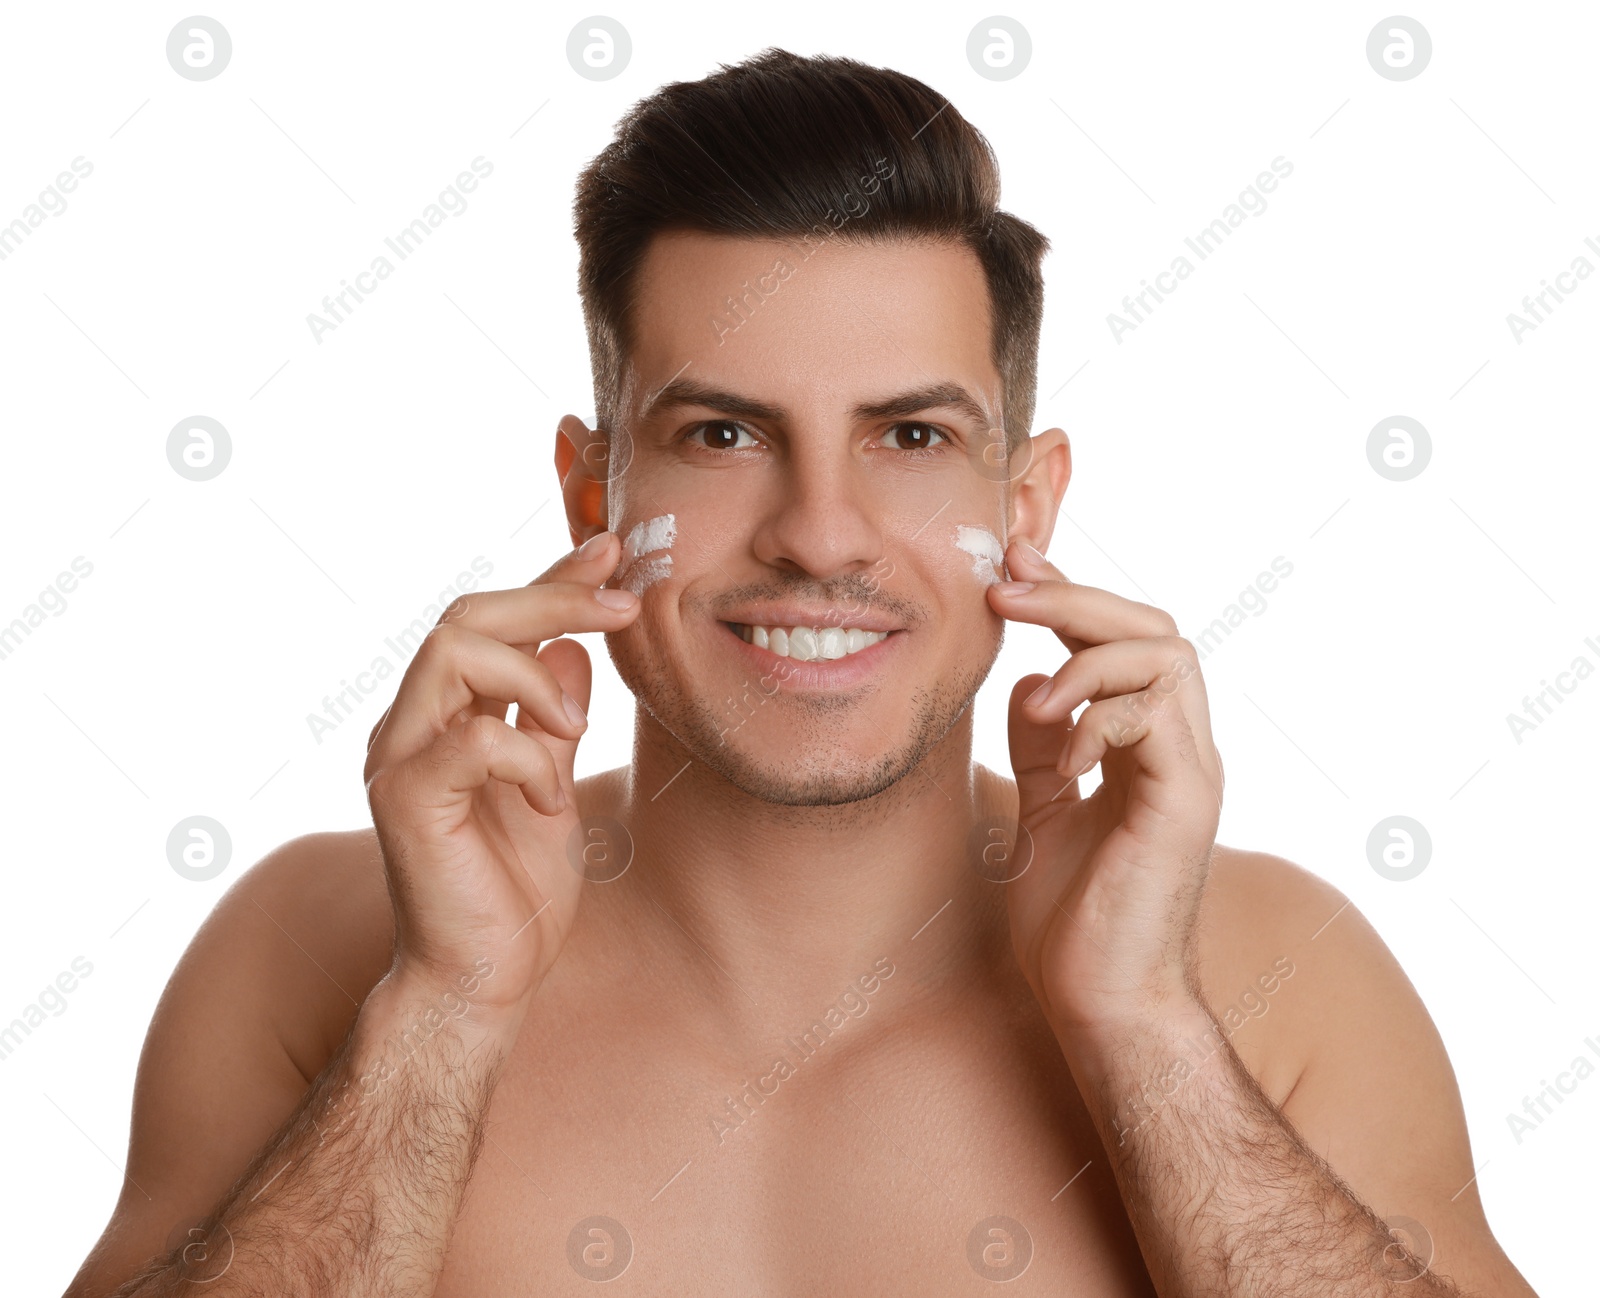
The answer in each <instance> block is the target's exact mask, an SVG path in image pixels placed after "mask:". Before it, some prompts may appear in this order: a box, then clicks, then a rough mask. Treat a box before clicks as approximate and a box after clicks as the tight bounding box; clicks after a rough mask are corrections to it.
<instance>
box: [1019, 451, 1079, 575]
mask: <svg viewBox="0 0 1600 1298" xmlns="http://www.w3.org/2000/svg"><path fill="white" fill-rule="evenodd" d="M1016 458H1017V459H1019V460H1020V461H1021V462H1022V463H1024V464H1026V465H1027V466H1028V467H1027V469H1026V471H1025V472H1023V473H1022V474H1021V475H1020V476H1019V477H1018V478H1017V479H1016V480H1015V481H1014V482H1013V483H1012V484H1011V512H1010V517H1009V518H1008V519H1007V522H1006V536H1007V538H1008V539H1010V538H1018V539H1020V540H1023V541H1026V542H1027V543H1028V544H1029V545H1031V546H1032V547H1033V548H1034V549H1035V550H1037V551H1038V552H1039V553H1040V554H1046V553H1048V551H1049V545H1050V534H1051V533H1052V532H1054V531H1055V526H1056V514H1057V511H1058V510H1059V509H1060V508H1061V499H1062V497H1063V496H1065V495H1066V494H1067V483H1068V482H1069V481H1070V480H1071V478H1072V443H1071V442H1069V441H1068V440H1067V434H1066V433H1065V431H1063V430H1062V429H1060V428H1047V429H1045V430H1044V432H1042V433H1040V434H1039V435H1038V436H1036V437H1032V438H1029V439H1028V448H1027V450H1026V451H1024V452H1023V454H1022V455H1019V456H1017V457H1016Z"/></svg>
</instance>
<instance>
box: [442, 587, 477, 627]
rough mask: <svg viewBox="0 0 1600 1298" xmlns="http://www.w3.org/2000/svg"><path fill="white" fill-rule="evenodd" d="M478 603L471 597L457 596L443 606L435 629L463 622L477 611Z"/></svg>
mask: <svg viewBox="0 0 1600 1298" xmlns="http://www.w3.org/2000/svg"><path fill="white" fill-rule="evenodd" d="M477 607H478V601H477V598H476V597H475V596H472V595H457V596H456V597H455V598H454V599H453V600H451V601H450V602H449V604H447V605H445V610H444V612H443V613H441V614H439V620H438V622H436V623H434V625H435V626H436V627H442V626H445V625H446V624H447V623H450V622H465V621H466V620H467V619H468V618H469V617H471V615H472V614H473V613H474V612H475V611H476V610H477Z"/></svg>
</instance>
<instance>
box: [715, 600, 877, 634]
mask: <svg viewBox="0 0 1600 1298" xmlns="http://www.w3.org/2000/svg"><path fill="white" fill-rule="evenodd" d="M722 620H723V621H725V622H737V623H739V624H740V625H741V626H764V627H791V626H814V627H830V626H836V627H856V628H858V629H860V630H862V631H899V630H901V629H902V628H901V627H900V625H899V623H897V622H895V621H894V620H893V619H891V618H887V617H885V616H884V615H883V614H881V613H874V612H873V611H872V610H870V609H852V608H850V607H849V606H848V605H847V606H845V607H843V608H827V607H820V608H802V607H800V606H799V605H798V604H772V605H766V606H764V607H762V608H746V609H740V610H737V611H735V612H732V613H725V614H723V618H722Z"/></svg>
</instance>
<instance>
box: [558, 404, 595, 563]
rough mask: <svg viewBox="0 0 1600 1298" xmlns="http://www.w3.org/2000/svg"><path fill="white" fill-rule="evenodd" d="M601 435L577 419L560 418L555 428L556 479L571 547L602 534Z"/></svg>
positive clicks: (564, 416) (569, 416) (573, 417)
mask: <svg viewBox="0 0 1600 1298" xmlns="http://www.w3.org/2000/svg"><path fill="white" fill-rule="evenodd" d="M606 463H607V453H606V438H605V434H604V433H601V432H599V431H597V430H595V429H592V428H590V427H589V426H588V425H587V424H585V423H584V422H583V420H581V419H579V418H578V416H577V415H563V416H562V418H561V422H560V423H559V424H557V425H556V476H557V478H559V479H560V481H561V500H562V504H563V505H564V506H565V507H566V511H567V530H568V531H569V532H571V533H572V544H573V545H574V546H578V545H582V544H583V543H584V542H585V541H587V540H588V539H589V538H590V537H591V536H596V535H598V534H599V533H601V532H603V531H605V530H606V484H605V479H604V477H603V476H601V475H603V474H604V473H605V470H606Z"/></svg>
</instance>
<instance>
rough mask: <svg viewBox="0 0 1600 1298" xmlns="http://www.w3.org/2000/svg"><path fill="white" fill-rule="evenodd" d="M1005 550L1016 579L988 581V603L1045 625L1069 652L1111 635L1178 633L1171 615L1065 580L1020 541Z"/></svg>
mask: <svg viewBox="0 0 1600 1298" xmlns="http://www.w3.org/2000/svg"><path fill="white" fill-rule="evenodd" d="M1007 555H1008V558H1007V561H1006V566H1007V568H1008V570H1009V571H1010V572H1011V573H1012V574H1013V576H1015V577H1019V578H1021V580H1020V581H1009V582H996V583H994V584H993V585H992V586H990V587H989V588H988V590H989V593H990V598H991V601H992V602H991V604H990V607H991V608H993V609H994V610H995V611H996V612H997V613H999V614H1000V615H1001V616H1002V617H1007V618H1010V619H1012V620H1013V621H1016V622H1033V623H1036V624H1037V625H1039V626H1046V627H1049V628H1050V629H1051V630H1052V631H1054V632H1055V633H1056V636H1057V638H1058V639H1060V640H1061V642H1062V643H1063V644H1064V645H1066V646H1067V648H1068V649H1071V650H1072V651H1073V652H1074V653H1076V652H1077V651H1078V650H1080V649H1083V648H1085V647H1087V646H1088V645H1091V644H1105V643H1107V642H1108V641H1111V640H1131V639H1136V638H1141V637H1147V636H1170V635H1177V633H1178V627H1177V623H1175V622H1174V621H1173V620H1172V617H1171V615H1170V614H1168V613H1166V612H1164V611H1163V610H1161V609H1159V608H1156V607H1155V606H1154V605H1151V604H1141V603H1139V602H1138V601H1137V600H1131V599H1127V598H1124V597H1123V596H1121V595H1117V594H1115V593H1113V592H1112V591H1108V590H1102V589H1101V588H1100V587H1098V586H1085V585H1081V584H1079V583H1077V582H1073V581H1069V580H1068V579H1067V578H1066V577H1065V576H1063V575H1062V574H1061V573H1060V572H1059V571H1058V570H1057V569H1056V568H1055V566H1054V565H1053V564H1050V563H1048V562H1040V561H1038V560H1035V559H1033V558H1032V557H1031V556H1030V555H1029V554H1028V552H1027V551H1026V550H1024V549H1023V548H1022V543H1021V542H1020V541H1013V542H1012V543H1011V546H1010V548H1009V549H1008V550H1007ZM1030 583H1031V585H1030Z"/></svg>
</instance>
